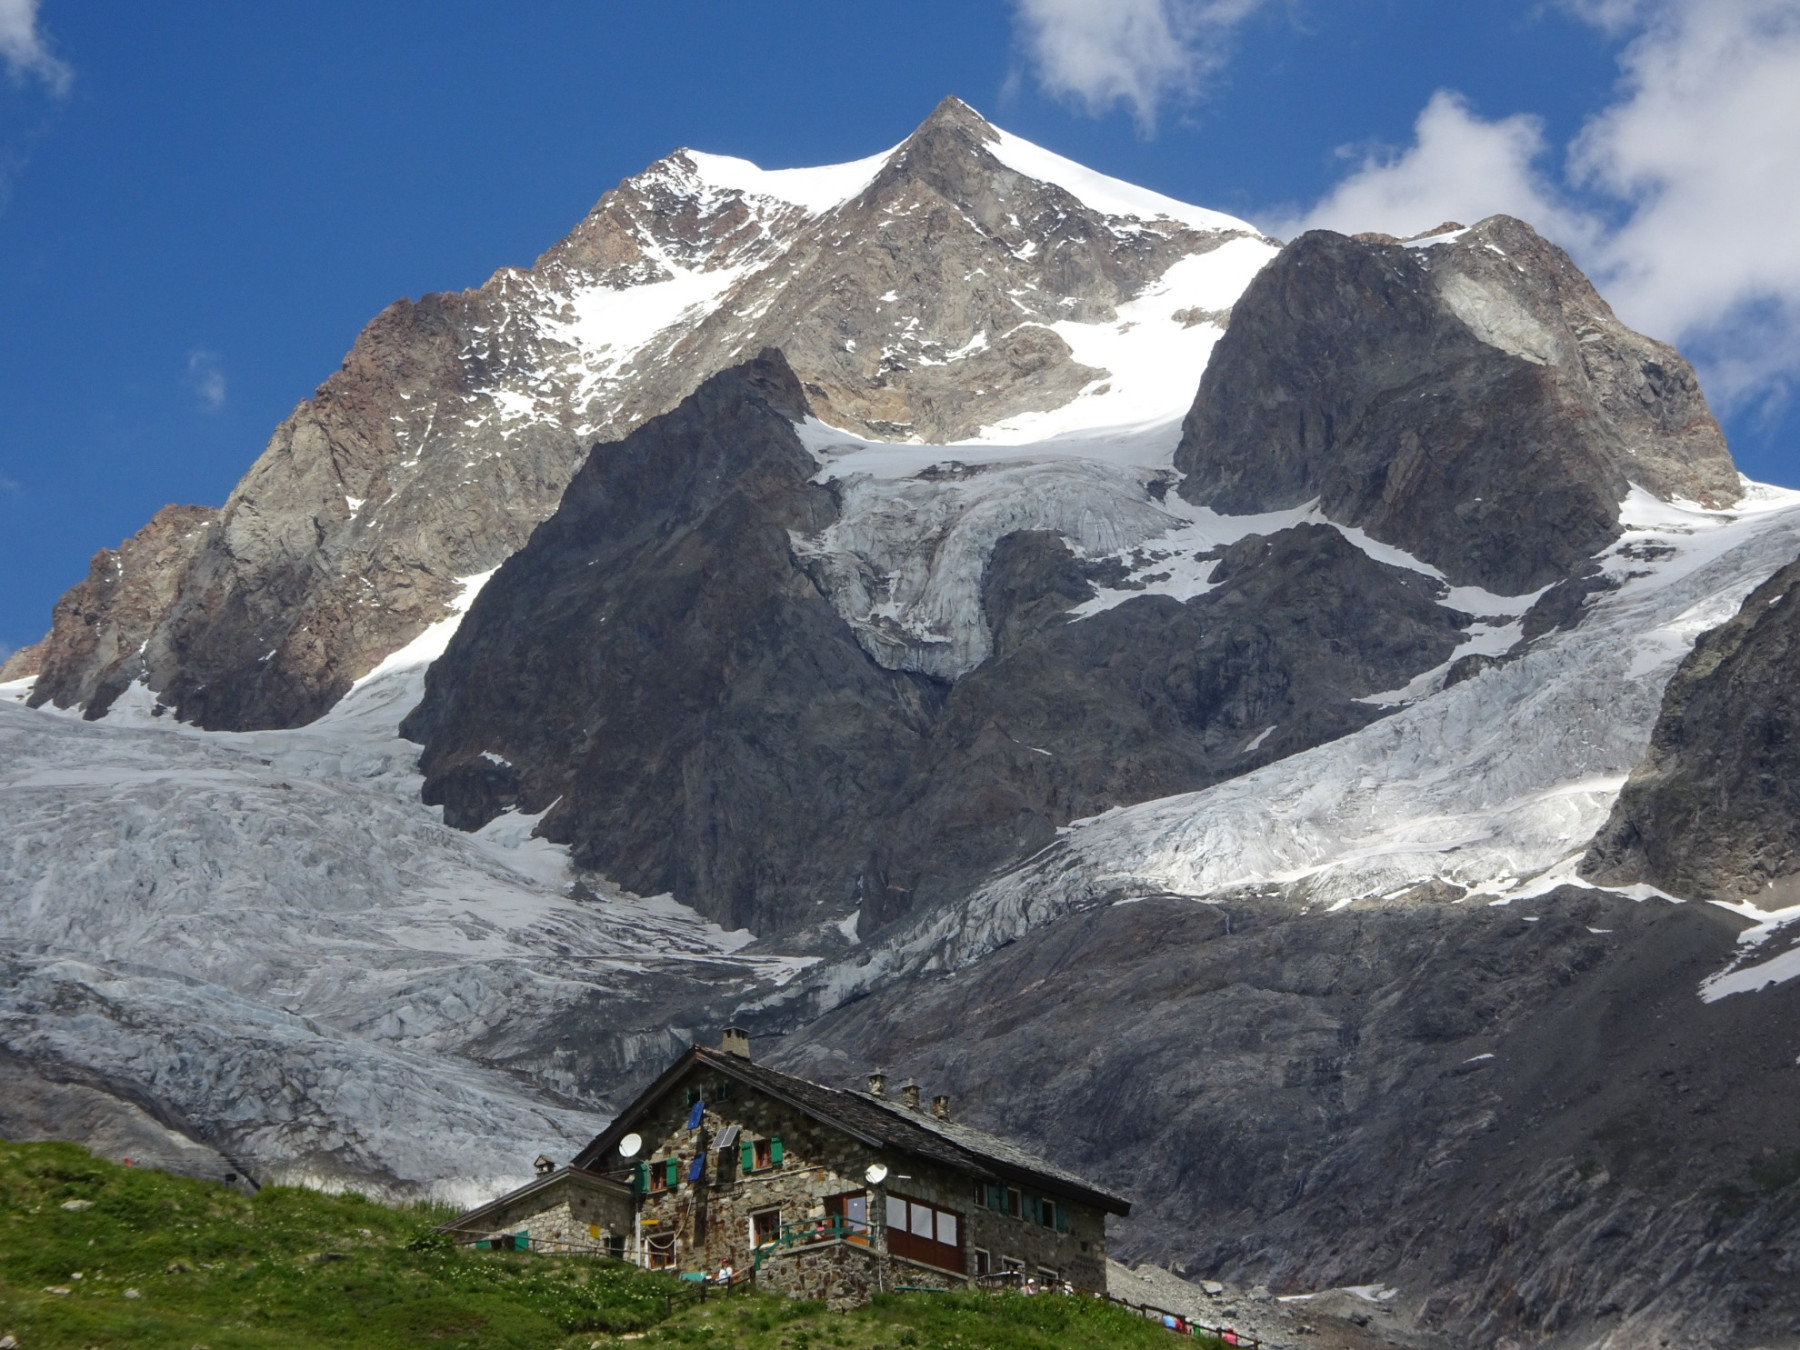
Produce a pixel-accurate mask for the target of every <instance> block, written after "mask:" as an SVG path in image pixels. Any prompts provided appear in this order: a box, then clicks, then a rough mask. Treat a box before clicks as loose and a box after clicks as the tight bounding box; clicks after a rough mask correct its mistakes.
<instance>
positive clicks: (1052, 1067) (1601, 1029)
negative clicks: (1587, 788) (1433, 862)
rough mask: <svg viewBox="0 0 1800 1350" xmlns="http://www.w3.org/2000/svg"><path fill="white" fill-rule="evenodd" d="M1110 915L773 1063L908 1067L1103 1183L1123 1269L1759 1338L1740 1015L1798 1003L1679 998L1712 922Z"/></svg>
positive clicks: (1533, 1339)
mask: <svg viewBox="0 0 1800 1350" xmlns="http://www.w3.org/2000/svg"><path fill="white" fill-rule="evenodd" d="M1123 898H1127V899H1131V900H1132V901H1133V903H1128V904H1113V905H1102V906H1100V907H1099V908H1096V909H1094V910H1091V911H1089V912H1087V913H1084V914H1079V915H1075V916H1071V917H1070V918H1068V919H1066V920H1064V921H1062V922H1060V923H1057V924H1055V925H1053V926H1051V927H1048V928H1045V929H1041V930H1038V931H1036V932H1034V933H1031V934H1029V935H1027V936H1026V937H1024V938H1021V939H1020V940H1019V941H1017V942H1015V943H1013V944H1012V945H1010V946H1008V947H1005V948H1003V949H1001V950H999V951H997V952H995V953H993V954H992V955H990V956H989V957H988V958H986V959H985V960H984V961H982V962H981V963H979V964H977V965H975V966H972V967H970V968H967V969H965V970H963V971H960V972H958V973H956V974H954V975H951V976H937V977H933V976H931V975H929V974H916V975H914V976H913V977H911V978H909V979H907V980H906V981H904V982H902V983H900V984H897V985H895V986H893V987H891V988H889V989H887V990H883V991H880V992H877V993H875V994H873V995H872V996H870V997H867V998H863V999H860V1000H858V1001H856V1002H854V1003H850V1004H848V1005H846V1006H844V1007H843V1008H840V1009H839V1010H838V1011H836V1012H834V1013H831V1014H829V1015H827V1016H826V1017H825V1018H823V1019H822V1020H820V1021H818V1022H816V1023H814V1024H812V1025H811V1026H808V1027H806V1028H803V1029H801V1030H800V1031H799V1032H797V1033H796V1034H795V1035H793V1036H791V1037H790V1038H789V1039H788V1040H786V1041H784V1042H783V1043H782V1044H781V1045H780V1046H779V1048H778V1049H777V1050H776V1052H775V1057H776V1058H777V1060H778V1061H779V1063H780V1064H781V1065H782V1067H784V1068H787V1069H789V1070H791V1071H794V1072H799V1073H802V1074H807V1075H810V1076H813V1077H815V1078H817V1079H818V1080H819V1081H822V1082H828V1083H839V1084H849V1083H852V1082H855V1081H857V1080H858V1079H859V1078H860V1076H861V1074H863V1073H865V1072H867V1070H868V1069H869V1068H870V1067H871V1066H873V1065H876V1064H880V1065H883V1066H885V1068H886V1069H887V1070H888V1072H889V1073H890V1074H893V1075H911V1076H914V1077H917V1078H918V1079H919V1080H920V1082H921V1083H922V1084H923V1085H924V1090H925V1091H926V1092H927V1093H932V1094H935V1093H938V1092H947V1093H948V1094H949V1095H950V1097H951V1101H952V1105H953V1109H954V1110H955V1111H956V1112H957V1113H958V1116H959V1117H960V1118H962V1119H966V1120H968V1121H970V1122H971V1123H973V1124H977V1125H980V1126H982V1127H984V1128H990V1129H998V1130H1004V1131H1006V1132H1008V1133H1009V1134H1011V1135H1014V1136H1017V1137H1022V1138H1025V1139H1029V1140H1031V1141H1032V1143H1033V1144H1034V1145H1035V1146H1036V1147H1038V1148H1041V1149H1042V1150H1044V1152H1045V1154H1046V1156H1048V1157H1051V1158H1053V1159H1055V1160H1057V1161H1058V1162H1061V1163H1063V1164H1066V1165H1068V1166H1071V1167H1073V1168H1075V1169H1077V1170H1079V1171H1082V1172H1083V1173H1084V1174H1086V1175H1089V1176H1092V1177H1094V1178H1095V1179H1096V1180H1099V1181H1102V1182H1104V1183H1105V1184H1107V1185H1109V1186H1111V1187H1114V1188H1116V1189H1118V1190H1119V1191H1120V1192H1121V1193H1122V1194H1124V1195H1126V1196H1128V1197H1130V1198H1131V1200H1132V1202H1133V1210H1132V1216H1131V1218H1130V1219H1129V1220H1128V1221H1126V1222H1124V1223H1122V1224H1118V1225H1115V1230H1114V1233H1113V1237H1112V1240H1111V1243H1110V1246H1111V1249H1112V1253H1113V1254H1114V1255H1116V1256H1117V1257H1118V1258H1119V1259H1121V1260H1126V1261H1135V1260H1150V1261H1154V1262H1156V1263H1158V1264H1163V1265H1170V1266H1173V1267H1174V1268H1176V1269H1177V1270H1179V1271H1181V1272H1183V1273H1185V1274H1187V1275H1188V1276H1189V1277H1190V1278H1196V1279H1198V1278H1203V1277H1204V1278H1212V1279H1219V1280H1225V1281H1229V1282H1232V1283H1235V1284H1239V1285H1251V1284H1265V1285H1267V1286H1268V1287H1270V1288H1271V1289H1274V1290H1276V1291H1277V1292H1282V1293H1285V1292H1302V1291H1307V1290H1315V1289H1321V1288H1329V1287H1331V1286H1333V1285H1339V1284H1342V1285H1367V1284H1386V1285H1391V1286H1395V1287H1396V1288H1398V1289H1399V1290H1401V1291H1402V1295H1401V1299H1400V1301H1399V1303H1398V1305H1397V1307H1399V1308H1400V1309H1403V1310H1404V1315H1405V1321H1406V1323H1407V1324H1409V1325H1410V1326H1412V1327H1414V1328H1417V1329H1418V1330H1419V1331H1421V1332H1423V1333H1436V1335H1435V1336H1429V1337H1422V1338H1421V1339H1427V1340H1429V1343H1432V1344H1442V1345H1446V1346H1469V1347H1483V1348H1485V1347H1492V1346H1496V1345H1502V1344H1507V1343H1512V1344H1552V1345H1558V1346H1568V1347H1574V1346H1583V1347H1586V1346H1593V1345H1604V1346H1606V1347H1609V1350H1624V1348H1625V1347H1628V1346H1629V1347H1637V1346H1644V1345H1653V1344H1657V1343H1658V1339H1657V1338H1658V1337H1665V1336H1666V1337H1668V1338H1670V1339H1669V1343H1670V1344H1678V1345H1694V1346H1717V1347H1721V1350H1723V1347H1727V1346H1742V1345H1776V1344H1783V1343H1785V1339H1784V1338H1785V1337H1786V1336H1787V1334H1788V1328H1789V1327H1790V1325H1791V1324H1792V1322H1793V1321H1794V1319H1795V1317H1796V1316H1800V1293H1797V1292H1796V1291H1797V1289H1800V1286H1796V1284H1795V1283H1794V1281H1793V1278H1792V1276H1793V1272H1794V1269H1795V1252H1796V1250H1797V1248H1796V1235H1797V1234H1800V1187H1796V1186H1795V1185H1794V1184H1793V1181H1792V1177H1793V1175H1794V1168H1795V1164H1796V1160H1800V1126H1797V1125H1796V1118H1795V1115H1794V1113H1793V1111H1792V1102H1793V1096H1792V1092H1793V1089H1792V1087H1791V1086H1790V1080H1791V1075H1792V1073H1793V1067H1792V1055H1791V1054H1790V1053H1789V1047H1788V1045H1787V1043H1786V1041H1785V1040H1784V1039H1783V1038H1781V1037H1779V1036H1775V1037H1771V1036H1769V1035H1768V1034H1767V1028H1769V1027H1771V1026H1776V1025H1788V1024H1790V1023H1791V1020H1792V1018H1793V1016H1794V1015H1795V1014H1796V1012H1800V985H1796V984H1790V985H1785V986H1782V987H1781V989H1779V990H1777V991H1770V992H1765V993H1764V994H1759V995H1757V996H1756V999H1755V1000H1753V999H1748V998H1737V999H1727V1000H1724V1001H1722V1002H1718V1003H1713V1004H1701V1003H1700V1002H1699V1001H1698V1000H1696V999H1695V997H1694V989H1695V987H1696V985H1697V983H1698V981H1699V980H1700V979H1701V978H1702V977H1703V976H1704V975H1706V974H1707V973H1709V972H1710V971H1711V970H1712V969H1715V968H1716V967H1717V966H1718V965H1719V964H1720V963H1721V962H1722V961H1723V960H1724V959H1725V958H1726V956H1727V955H1728V953H1729V952H1730V951H1731V949H1732V947H1733V945H1734V940H1735V937H1736V934H1737V931H1738V929H1739V927H1740V924H1739V921H1737V920H1735V919H1733V918H1731V917H1730V916H1728V915H1725V914H1722V913H1720V912H1719V911H1717V910H1715V909H1711V908H1709V907H1700V906H1671V905H1665V904H1638V903H1635V902H1631V901H1628V900H1625V899H1623V898H1621V897H1617V896H1611V895H1607V894H1603V893H1599V892H1594V891H1575V890H1573V889H1565V890H1562V891H1559V892H1557V893H1556V894H1554V895H1551V896H1546V897H1543V898H1542V900H1541V901H1539V902H1535V903H1532V904H1529V905H1523V906H1522V905H1521V904H1519V903H1515V904H1514V905H1513V906H1511V907H1509V908H1481V907H1477V908H1473V909H1468V908H1461V907H1451V906H1447V905H1443V904H1438V903H1432V902H1431V901H1430V898H1429V897H1420V898H1419V899H1420V900H1422V901H1423V902H1422V903H1420V902H1417V901H1415V902H1413V903H1408V902H1407V901H1405V900H1402V901H1400V902H1398V903H1389V904H1385V905H1381V906H1375V907H1373V908H1363V907H1358V909H1356V910H1353V911H1347V912H1345V913H1344V914H1342V915H1322V914H1319V913H1317V912H1314V913H1312V914H1310V915H1307V914H1301V913H1299V912H1298V911H1297V910H1296V909H1294V908H1293V907H1291V906H1289V905H1286V904H1284V903H1282V902H1279V901H1270V900H1269V899H1267V898H1266V897H1258V896H1255V895H1250V894H1239V895H1226V896H1219V897H1214V898H1213V900H1212V901H1211V902H1210V903H1206V904H1197V903H1195V902H1194V900H1192V899H1190V898H1185V897H1181V898H1158V897H1151V898H1140V897H1123ZM1527 919H1530V920H1533V921H1532V922H1526V921H1525V920H1527ZM1761 999H1768V1000H1771V1002H1767V1003H1759V1002H1757V1001H1756V1000H1761ZM1439 1337H1441V1339H1438V1338H1439ZM1409 1343H1410V1342H1409Z"/></svg>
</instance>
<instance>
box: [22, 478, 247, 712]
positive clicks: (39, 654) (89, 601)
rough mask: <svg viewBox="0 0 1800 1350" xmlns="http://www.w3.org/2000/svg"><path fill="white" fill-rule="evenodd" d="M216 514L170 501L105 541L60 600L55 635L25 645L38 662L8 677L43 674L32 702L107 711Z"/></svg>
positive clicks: (136, 671) (137, 666)
mask: <svg viewBox="0 0 1800 1350" xmlns="http://www.w3.org/2000/svg"><path fill="white" fill-rule="evenodd" d="M216 514H217V513H216V512H214V511H213V510H211V509H210V508H208V507H204V506H165V507H163V509H162V510H160V511H158V512H157V513H156V514H155V515H154V516H152V517H151V518H150V523H149V524H147V525H145V526H144V528H143V529H141V530H139V531H138V532H137V533H136V534H134V535H132V537H131V538H129V539H127V540H126V541H125V542H124V543H122V544H120V545H119V547H118V548H116V549H110V548H103V549H101V550H100V551H99V552H98V553H96V554H95V555H94V560H93V562H92V563H90V564H89V565H88V574H87V578H86V579H85V580H83V581H81V582H79V583H77V584H76V585H74V586H72V587H70V588H69V590H68V592H67V593H66V594H64V596H63V597H62V599H60V600H58V601H57V602H56V618H55V622H54V623H53V624H52V626H51V629H50V634H49V636H48V637H46V638H45V639H44V640H43V641H42V642H40V643H38V644H37V645H36V646H35V647H34V648H27V649H26V651H28V652H30V653H31V655H30V657H29V658H28V659H29V661H30V662H31V664H33V665H35V666H36V669H35V670H33V671H29V672H27V670H26V669H25V662H24V661H21V662H19V669H18V671H17V672H16V673H13V674H9V676H8V678H14V679H16V678H22V677H23V676H24V675H25V674H26V673H31V674H35V675H36V676H37V677H38V678H37V684H36V686H35V687H34V689H33V692H32V703H33V704H34V705H36V704H41V703H46V702H54V703H55V704H56V705H57V706H58V707H63V708H67V707H71V706H76V705H79V706H81V707H83V708H86V709H87V710H88V714H89V716H92V717H98V716H100V715H101V714H103V713H105V711H106V710H107V709H108V708H109V707H111V706H112V702H113V700H114V699H116V698H117V697H118V696H119V695H120V694H121V693H123V692H124V691H125V689H126V688H127V687H128V686H129V685H130V684H131V682H132V681H133V680H135V679H138V678H140V677H142V676H143V675H144V673H145V671H146V668H147V666H146V659H145V651H146V648H147V645H148V643H149V642H150V640H151V639H152V638H154V637H155V636H156V635H157V633H158V630H159V629H160V628H161V627H162V625H163V624H164V623H166V622H167V620H168V617H169V611H170V609H171V608H172V607H173V606H174V604H175V602H176V599H177V597H178V595H179V591H180V585H181V579H182V576H183V574H184V573H185V571H186V569H187V568H188V567H189V566H190V565H191V564H192V562H193V559H194V557H195V555H196V554H197V553H198V552H199V550H200V548H201V546H202V541H203V540H204V538H205V534H206V528H207V526H208V525H210V524H211V523H212V520H213V518H214V516H215V515H216ZM20 655H21V656H23V655H24V653H20ZM7 669H8V671H9V672H11V671H12V670H13V666H12V663H10V662H9V663H8V667H7Z"/></svg>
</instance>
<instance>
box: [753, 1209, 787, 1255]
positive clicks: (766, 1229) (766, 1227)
mask: <svg viewBox="0 0 1800 1350" xmlns="http://www.w3.org/2000/svg"><path fill="white" fill-rule="evenodd" d="M780 1236H781V1211H780V1210H779V1209H764V1210H758V1211H757V1212H756V1213H755V1214H752V1215H751V1216H750V1245H751V1246H752V1247H766V1246H768V1245H769V1243H771V1242H773V1241H775V1240H776V1239H777V1238H779V1237H780Z"/></svg>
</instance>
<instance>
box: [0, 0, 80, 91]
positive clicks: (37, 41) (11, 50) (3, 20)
mask: <svg viewBox="0 0 1800 1350" xmlns="http://www.w3.org/2000/svg"><path fill="white" fill-rule="evenodd" d="M0 61H4V62H5V63H6V70H7V73H8V74H9V75H11V76H12V78H13V79H15V80H25V79H38V80H41V81H43V83H44V85H45V87H47V88H48V89H49V90H50V92H51V93H53V94H58V95H61V94H66V93H68V92H69V85H70V84H71V83H73V81H74V79H75V72H74V71H72V70H70V69H69V66H68V63H67V62H65V61H63V60H61V59H59V58H58V57H57V56H56V54H55V53H54V52H52V51H51V50H50V44H49V42H48V41H47V40H46V39H45V37H44V33H43V30H42V29H41V28H39V27H38V0H0Z"/></svg>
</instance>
